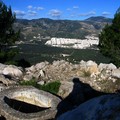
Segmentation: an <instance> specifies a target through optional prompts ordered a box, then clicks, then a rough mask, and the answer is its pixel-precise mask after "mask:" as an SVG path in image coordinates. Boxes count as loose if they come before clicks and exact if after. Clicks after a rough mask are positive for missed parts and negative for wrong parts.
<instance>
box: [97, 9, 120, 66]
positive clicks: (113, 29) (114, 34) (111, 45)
mask: <svg viewBox="0 0 120 120" xmlns="http://www.w3.org/2000/svg"><path fill="white" fill-rule="evenodd" d="M99 40H100V41H99V48H100V51H101V52H102V53H103V54H104V55H106V56H108V57H109V58H111V60H112V61H111V62H113V63H114V64H116V65H117V66H120V8H119V9H118V10H117V12H116V14H115V16H114V19H113V21H112V24H111V25H108V24H107V25H106V26H105V27H104V29H103V30H102V32H101V33H100V35H99Z"/></svg>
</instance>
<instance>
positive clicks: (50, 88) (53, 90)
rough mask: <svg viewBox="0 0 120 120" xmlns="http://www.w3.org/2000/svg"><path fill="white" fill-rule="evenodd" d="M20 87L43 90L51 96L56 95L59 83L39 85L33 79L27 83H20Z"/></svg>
mask: <svg viewBox="0 0 120 120" xmlns="http://www.w3.org/2000/svg"><path fill="white" fill-rule="evenodd" d="M20 85H26V86H34V87H35V88H38V89H40V90H44V91H47V92H50V93H53V94H57V93H58V91H59V87H60V85H61V83H60V81H54V82H50V83H47V84H45V85H39V84H37V81H36V80H35V79H32V80H29V81H21V82H20Z"/></svg>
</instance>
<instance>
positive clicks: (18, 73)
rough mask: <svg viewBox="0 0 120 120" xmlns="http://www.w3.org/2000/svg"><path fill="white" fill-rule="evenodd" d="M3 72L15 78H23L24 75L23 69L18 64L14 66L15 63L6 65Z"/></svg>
mask: <svg viewBox="0 0 120 120" xmlns="http://www.w3.org/2000/svg"><path fill="white" fill-rule="evenodd" d="M2 74H3V75H8V76H10V77H12V78H15V79H21V78H22V76H23V72H22V69H20V68H18V67H16V66H13V65H9V66H7V67H5V68H4V70H3V71H2Z"/></svg>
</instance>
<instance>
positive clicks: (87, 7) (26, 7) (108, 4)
mask: <svg viewBox="0 0 120 120" xmlns="http://www.w3.org/2000/svg"><path fill="white" fill-rule="evenodd" d="M3 2H4V3H5V4H6V5H7V6H11V7H12V11H14V12H15V13H16V15H17V18H24V19H36V18H52V19H70V20H83V19H86V18H88V17H91V16H105V17H109V18H113V16H114V14H115V12H116V10H117V9H118V7H120V0H3Z"/></svg>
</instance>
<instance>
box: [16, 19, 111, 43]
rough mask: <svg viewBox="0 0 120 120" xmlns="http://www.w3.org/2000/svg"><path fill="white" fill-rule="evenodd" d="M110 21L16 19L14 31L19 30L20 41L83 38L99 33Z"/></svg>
mask: <svg viewBox="0 0 120 120" xmlns="http://www.w3.org/2000/svg"><path fill="white" fill-rule="evenodd" d="M111 21H112V19H109V18H105V17H93V18H90V19H87V20H83V21H75V20H52V19H49V18H40V19H34V20H26V19H17V21H16V22H15V24H14V27H15V29H16V30H17V29H21V38H22V39H21V40H24V41H29V40H31V39H33V36H36V37H37V36H38V34H40V36H43V37H46V36H50V37H62V38H84V37H85V36H86V35H91V34H95V35H98V33H99V32H100V31H101V29H102V28H103V26H104V25H105V24H106V23H108V24H110V23H111Z"/></svg>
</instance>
